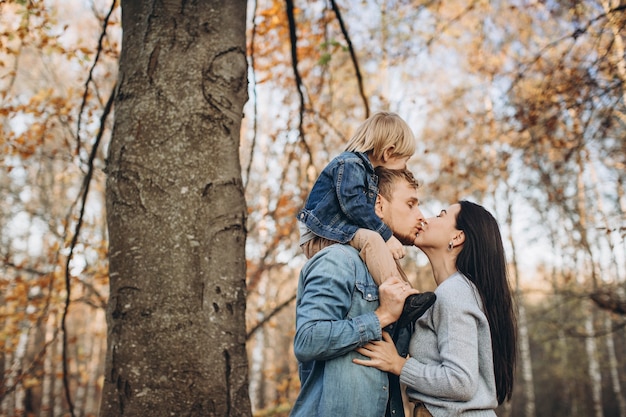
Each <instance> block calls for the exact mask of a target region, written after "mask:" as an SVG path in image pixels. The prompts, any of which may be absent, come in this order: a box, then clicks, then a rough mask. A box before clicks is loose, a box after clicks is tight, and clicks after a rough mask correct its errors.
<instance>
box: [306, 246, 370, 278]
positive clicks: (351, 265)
mask: <svg viewBox="0 0 626 417" xmlns="http://www.w3.org/2000/svg"><path fill="white" fill-rule="evenodd" d="M319 268H329V269H330V270H332V271H336V272H337V273H340V271H342V270H344V271H348V270H349V271H353V273H356V274H362V273H363V274H365V273H367V267H366V266H365V263H364V262H363V260H362V259H361V257H360V256H359V252H358V251H357V250H356V249H355V248H353V247H352V246H350V245H348V244H342V243H335V244H333V245H330V246H328V247H325V248H324V249H322V250H321V251H319V252H318V253H316V254H315V255H314V256H313V257H312V258H311V259H309V260H308V261H307V263H306V264H305V265H304V269H303V270H304V271H306V270H311V269H319ZM346 273H347V272H346Z"/></svg>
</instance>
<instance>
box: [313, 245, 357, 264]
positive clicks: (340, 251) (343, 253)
mask: <svg viewBox="0 0 626 417" xmlns="http://www.w3.org/2000/svg"><path fill="white" fill-rule="evenodd" d="M316 258H317V259H320V260H321V259H326V260H331V259H340V260H341V259H354V260H357V259H358V260H359V261H360V262H361V263H362V262H363V261H362V260H361V257H360V256H359V252H358V251H357V250H356V249H355V248H353V247H352V246H350V245H348V244H343V243H335V244H332V245H330V246H327V247H325V248H324V249H322V250H321V251H319V252H318V253H316V254H315V256H313V257H312V258H311V259H310V260H313V259H316Z"/></svg>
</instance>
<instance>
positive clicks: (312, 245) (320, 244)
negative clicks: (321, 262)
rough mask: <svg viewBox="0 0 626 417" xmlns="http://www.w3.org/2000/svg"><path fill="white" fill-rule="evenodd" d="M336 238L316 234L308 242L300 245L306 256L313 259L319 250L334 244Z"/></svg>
mask: <svg viewBox="0 0 626 417" xmlns="http://www.w3.org/2000/svg"><path fill="white" fill-rule="evenodd" d="M335 243H337V242H335V241H334V240H330V239H326V238H324V237H320V236H315V237H314V238H313V239H311V240H308V241H307V242H305V243H303V244H302V245H300V247H301V248H302V251H303V252H304V256H306V258H307V259H311V258H312V257H313V256H314V255H315V254H316V253H317V252H319V251H321V250H322V249H324V248H325V247H327V246H330V245H334V244H335Z"/></svg>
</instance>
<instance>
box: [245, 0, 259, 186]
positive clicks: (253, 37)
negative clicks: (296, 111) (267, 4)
mask: <svg viewBox="0 0 626 417" xmlns="http://www.w3.org/2000/svg"><path fill="white" fill-rule="evenodd" d="M257 7H258V2H256V1H255V2H254V9H253V11H252V33H251V35H250V68H251V71H250V76H251V77H252V103H253V105H254V107H253V109H254V110H253V115H252V118H253V126H252V143H251V144H250V157H249V159H248V166H247V167H246V183H245V184H244V186H243V188H244V190H245V189H246V188H247V187H248V184H249V183H250V171H251V169H252V158H253V157H254V148H256V134H257V119H258V107H257V104H258V103H257V101H258V100H257V90H256V72H255V67H254V64H255V62H254V48H255V46H256V44H255V40H256V30H257V25H256V19H255V18H256V12H257Z"/></svg>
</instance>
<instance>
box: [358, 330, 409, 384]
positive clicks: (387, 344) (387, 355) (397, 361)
mask: <svg viewBox="0 0 626 417" xmlns="http://www.w3.org/2000/svg"><path fill="white" fill-rule="evenodd" d="M356 351H357V352H359V353H360V354H361V355H363V356H367V357H368V358H369V359H352V362H353V363H356V364H357V365H364V366H371V367H374V368H377V369H380V370H381V371H385V372H391V373H392V374H395V375H400V372H402V367H403V366H404V363H405V362H406V358H403V357H402V356H400V355H398V351H397V350H396V345H395V344H394V343H393V340H392V339H391V336H390V335H389V333H387V332H383V340H375V341H373V342H369V343H368V344H367V345H365V346H363V347H360V348H358V349H356Z"/></svg>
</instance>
